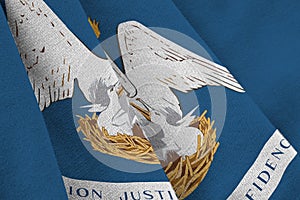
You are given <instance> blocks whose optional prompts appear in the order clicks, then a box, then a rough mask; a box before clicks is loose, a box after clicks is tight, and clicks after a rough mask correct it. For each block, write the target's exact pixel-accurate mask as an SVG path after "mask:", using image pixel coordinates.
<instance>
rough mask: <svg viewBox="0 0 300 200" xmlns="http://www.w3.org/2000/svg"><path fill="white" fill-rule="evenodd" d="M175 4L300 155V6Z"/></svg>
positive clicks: (193, 0)
mask: <svg viewBox="0 0 300 200" xmlns="http://www.w3.org/2000/svg"><path fill="white" fill-rule="evenodd" d="M174 2H175V4H176V5H177V7H178V8H179V9H180V11H181V12H182V13H183V15H184V16H185V17H186V18H187V20H188V21H189V22H190V23H191V25H192V26H193V28H194V29H195V30H196V31H197V32H198V33H199V35H200V36H201V37H202V38H203V39H204V40H205V42H206V43H207V44H208V45H209V47H210V48H211V49H212V50H213V51H214V53H215V54H216V55H217V56H218V58H219V59H220V60H221V61H222V63H223V64H224V65H225V66H229V68H230V69H231V70H232V71H233V72H234V74H235V75H236V77H237V78H238V79H239V80H240V82H241V83H242V85H243V86H244V87H245V89H246V91H247V93H248V94H249V95H250V96H251V97H252V98H253V100H254V101H255V102H256V103H257V104H258V106H259V107H260V108H261V109H262V111H263V112H264V113H265V114H266V116H267V117H268V118H269V119H270V120H271V122H272V123H273V124H274V125H275V126H276V127H277V128H279V129H280V130H281V131H282V133H283V134H284V135H285V136H286V137H287V139H289V141H290V142H291V143H292V144H293V145H294V146H295V148H296V149H297V150H298V151H299V150H300V143H299V141H300V123H299V122H300V103H299V102H300V93H299V91H300V57H299V52H300V37H299V35H300V24H299V19H300V12H299V10H300V2H299V1H297V0H291V1H271V2H270V1H267V0H263V1H250V0H246V1H217V0H214V1H210V0H197V1H196V0H187V1H180V0H174Z"/></svg>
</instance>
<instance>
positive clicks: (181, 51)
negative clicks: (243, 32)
mask: <svg viewBox="0 0 300 200" xmlns="http://www.w3.org/2000/svg"><path fill="white" fill-rule="evenodd" d="M118 40H119V45H120V50H121V54H122V60H123V63H124V67H125V71H126V74H127V76H128V78H129V79H130V80H131V81H132V82H133V84H135V85H136V86H138V85H140V84H142V82H152V83H153V82H159V83H160V84H163V85H167V86H169V87H171V88H174V89H177V90H179V91H181V92H187V91H190V90H192V89H197V88H201V87H203V86H206V85H211V86H225V87H227V88H230V89H232V90H235V91H237V92H244V89H243V88H242V86H241V85H240V84H239V83H238V82H237V80H236V79H235V78H234V77H233V76H232V74H231V73H230V72H229V71H228V70H227V69H226V68H225V67H223V66H221V65H219V64H216V63H214V62H211V61H209V60H207V59H205V58H203V57H201V56H199V55H197V54H195V53H193V52H191V51H189V50H187V49H185V48H183V47H181V46H179V45H177V44H175V43H174V42H171V41H170V40H168V39H166V38H164V37H162V36H160V35H159V34H157V33H155V32H154V31H152V30H150V29H149V28H147V27H145V26H143V25H142V24H140V23H138V22H135V21H129V22H125V23H122V24H120V25H119V27H118Z"/></svg>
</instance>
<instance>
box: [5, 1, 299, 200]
mask: <svg viewBox="0 0 300 200" xmlns="http://www.w3.org/2000/svg"><path fill="white" fill-rule="evenodd" d="M46 2H47V3H49V5H50V7H51V8H53V10H54V11H55V12H56V13H57V14H58V15H59V16H60V17H61V18H62V19H63V21H64V22H65V23H66V24H67V26H68V27H69V28H70V29H71V30H72V31H73V32H74V33H75V34H76V35H77V36H78V37H79V38H80V39H81V40H82V41H84V43H85V44H86V45H87V46H88V47H89V48H93V47H94V46H95V44H97V42H98V41H97V40H96V39H95V37H94V35H93V34H92V31H91V29H90V27H89V26H88V24H87V20H86V19H87V18H86V16H84V14H83V11H82V9H81V7H80V5H79V2H77V1H74V0H73V1H71V0H65V1H59V2H57V1H56V2H54V1H50V0H48V1H46ZM96 2H97V3H96ZM243 2H244V3H238V2H234V3H233V2H232V3H227V2H226V1H225V2H222V3H221V2H219V1H218V2H216V1H215V2H214V1H209V2H204V1H200V2H199V1H197V2H196V1H185V4H183V3H181V2H179V1H177V2H176V4H177V5H178V6H179V7H180V9H182V11H183V13H184V14H185V16H186V17H187V18H188V19H189V21H190V22H192V24H193V26H194V27H195V28H196V31H197V32H198V33H199V34H200V36H201V37H202V38H204V40H205V41H207V42H208V44H209V45H210V47H212V49H213V51H214V52H215V53H216V54H217V55H218V57H219V58H220V59H221V61H222V62H223V64H225V65H226V66H228V68H229V69H230V70H231V71H232V72H233V74H234V75H235V76H236V77H237V78H238V80H239V81H240V82H241V83H242V85H243V86H245V88H246V90H247V91H249V92H250V94H251V93H252V94H253V97H254V98H257V101H258V102H259V103H260V106H262V107H263V105H265V106H266V105H269V104H270V107H268V106H266V107H265V108H263V109H264V110H265V111H268V109H267V108H269V109H270V112H271V111H272V112H275V114H274V115H275V116H273V114H269V115H271V119H272V117H275V119H276V117H279V118H277V119H278V121H280V122H276V126H280V124H279V125H277V123H282V125H281V126H280V128H281V130H284V128H285V126H286V130H284V131H285V132H284V133H286V136H287V137H288V138H289V139H290V140H291V142H292V144H294V143H295V142H294V143H293V141H299V135H298V134H297V131H298V130H296V129H297V128H299V126H298V124H297V121H296V120H297V119H299V112H297V111H299V106H298V107H297V105H299V104H298V103H297V101H295V100H299V95H297V93H296V92H295V91H297V89H298V91H299V84H297V81H295V80H298V78H299V73H295V72H296V71H295V70H292V71H289V70H287V69H290V68H289V67H290V66H295V67H294V68H293V69H295V68H296V64H297V63H299V62H298V61H299V60H297V59H299V57H297V54H296V53H297V52H296V51H295V50H297V48H299V45H297V40H296V36H297V35H299V34H298V33H299V32H297V31H299V27H298V28H297V26H298V25H297V23H296V18H294V17H295V15H296V16H297V14H296V13H294V12H296V8H297V4H296V3H295V4H294V5H286V6H285V5H281V4H280V3H276V4H272V5H271V4H268V3H257V4H255V5H253V4H252V5H251V4H247V3H248V2H247V1H243ZM82 3H83V7H84V9H85V11H86V12H87V13H88V16H91V17H92V18H96V19H98V20H100V22H101V25H100V29H101V30H102V36H101V37H102V38H103V39H105V38H107V37H109V36H110V35H112V34H114V33H115V32H116V27H117V24H118V23H120V22H122V21H125V20H131V19H135V20H139V21H141V22H142V23H144V24H145V25H147V26H161V27H165V28H171V29H174V30H177V31H180V32H183V33H185V34H187V35H189V36H190V37H192V38H194V39H195V40H197V41H198V42H199V43H201V44H202V45H204V46H205V44H204V43H203V41H202V40H201V39H200V37H199V36H198V34H197V32H196V31H194V30H193V29H192V28H191V26H190V25H189V24H188V23H187V22H186V21H185V19H184V17H183V16H182V15H181V13H180V12H179V11H178V9H177V8H176V7H175V6H174V4H173V3H172V2H171V1H168V0H166V1H159V0H154V1H151V3H149V1H128V2H127V4H126V5H124V4H120V3H119V1H103V0H99V1H91V0H87V1H84V0H82ZM282 4H283V3H282ZM145 5H147V6H145ZM233 5H234V6H233ZM284 6H285V7H284ZM70 8H72V9H70ZM289 10H290V11H289ZM283 16H284V17H283ZM1 19H3V16H1ZM74 19H76V20H74ZM297 19H299V17H298V18H297ZM243 20H244V21H243ZM260 20H262V21H260ZM3 21H4V20H2V21H0V22H2V23H0V24H2V25H1V26H2V27H1V30H2V29H3V30H6V33H5V32H4V34H2V33H1V37H2V36H3V35H6V36H5V39H4V40H3V41H8V43H4V44H3V46H6V47H8V48H7V49H10V50H6V49H5V50H4V49H3V48H2V47H1V49H0V50H1V51H2V52H1V53H2V55H4V56H3V57H1V60H2V61H1V63H0V64H1V67H3V66H12V65H15V66H19V68H9V67H6V68H5V70H7V72H6V73H7V74H4V73H3V74H2V77H1V81H2V82H1V86H2V87H3V88H4V89H2V90H1V102H0V105H1V106H2V107H1V111H2V112H1V114H2V116H1V120H2V119H6V121H4V122H5V123H4V124H7V126H2V127H3V129H1V133H2V132H5V131H6V130H7V128H11V127H14V128H16V129H13V130H14V131H13V133H14V134H11V135H9V136H10V137H11V138H9V137H8V136H7V137H4V136H6V135H4V134H2V135H1V136H2V137H1V145H2V146H1V148H3V151H2V154H0V155H1V157H3V159H1V162H3V163H1V167H0V173H1V193H3V194H4V195H7V196H8V195H12V197H15V199H19V198H20V196H21V195H24V196H23V197H24V198H23V199H32V198H30V197H41V196H42V195H43V194H47V195H48V198H49V199H61V198H64V197H65V196H64V195H65V194H64V192H63V186H62V182H61V179H60V177H59V176H60V174H59V171H58V168H57V165H56V162H55V158H54V154H53V150H52V149H51V145H50V142H49V138H48V136H47V134H45V133H46V132H47V131H46V130H45V127H44V124H43V122H42V121H41V114H40V113H39V111H38V107H37V106H34V104H35V101H34V96H33V94H32V92H30V91H29V90H30V86H29V83H28V81H26V80H27V79H24V78H25V76H26V73H25V71H23V72H21V73H20V70H21V69H22V66H21V65H20V59H18V58H17V57H18V56H17V52H16V49H15V47H14V45H13V44H12V40H11V39H10V40H9V34H8V31H7V27H6V25H5V23H3ZM201 22H202V23H203V24H204V25H203V24H200V23H201ZM245 24H246V25H247V27H245ZM289 25H293V27H295V29H292V30H291V29H290V28H291V26H289ZM277 27H279V28H278V29H277ZM284 28H285V29H284ZM220 30H221V31H220ZM271 30H276V33H274V32H273V31H271ZM286 30H289V31H286ZM267 33H268V34H267ZM286 34H287V35H286ZM252 37H253V38H252ZM268 41H271V42H268ZM1 42H2V39H1V41H0V45H1ZM298 42H299V40H298ZM1 46H2V45H1ZM205 47H206V46H205ZM267 47H268V48H269V50H268V51H264V50H262V49H264V48H265V49H267ZM276 47H277V48H276ZM279 47H280V48H279ZM260 48H262V49H260ZM245 51H246V52H248V53H244V52H245ZM220 52H221V53H220ZM276 52H277V54H276ZM278 52H279V53H278ZM210 53H211V52H210ZM219 54H221V55H219ZM13 55H15V56H14V59H11V58H13ZM289 55H292V56H291V57H290V58H291V59H290V60H285V59H282V58H289ZM268 56H269V58H268ZM213 58H214V59H215V60H216V61H217V59H216V57H213ZM266 58H268V59H266ZM246 60H247V62H246ZM8 61H10V62H11V61H12V62H16V63H14V64H13V63H12V64H11V63H9V62H8ZM273 61H274V62H273ZM275 61H277V62H275ZM217 62H218V61H217ZM231 62H232V63H231ZM249 62H252V64H249ZM278 62H279V63H281V65H280V67H278V66H279V65H276V66H277V67H274V68H270V67H269V66H274V65H275V64H276V63H278ZM258 63H262V64H261V65H259V64H258ZM271 64H272V65H271ZM283 64H287V65H288V66H289V67H282V66H286V65H283ZM257 65H259V66H260V67H256V66H257ZM18 69H19V70H18ZM17 70H18V71H17ZM274 70H275V71H276V72H275V73H274ZM22 73H23V74H22ZM16 74H19V75H20V77H18V76H16ZM271 75H272V76H271ZM282 77H283V78H282ZM287 77H288V78H289V79H288V78H287ZM20 80H23V81H21V82H20ZM278 81H282V82H280V84H278ZM16 82H18V83H20V85H18V84H16ZM7 83H9V84H7ZM287 83H289V84H287ZM291 83H293V84H291ZM298 83H299V82H298ZM262 84H263V85H262ZM6 85H10V86H11V85H13V86H14V87H15V88H14V89H11V87H9V88H5V87H4V86H6ZM275 86H276V87H275ZM297 87H298V88H297ZM26 88H27V89H26ZM251 88H252V89H251ZM259 88H261V89H259ZM291 88H292V89H291ZM11 91H13V92H11ZM18 91H24V93H20V92H18ZM26 91H27V92H26ZM251 91H252V92H251ZM259 91H261V92H260V93H259ZM280 92H283V93H284V94H287V95H282V93H280ZM226 93H227V98H228V113H227V120H226V124H225V126H224V130H223V134H222V136H221V138H220V143H221V146H220V148H219V150H218V152H217V154H216V156H215V160H214V162H213V164H212V167H211V168H210V170H209V173H208V175H207V177H206V178H205V179H204V181H203V183H201V185H200V187H198V189H197V190H196V191H195V192H194V193H193V194H192V195H191V196H190V197H189V198H188V199H224V198H225V197H227V196H228V195H229V194H230V193H231V191H232V190H233V189H234V187H235V186H236V185H237V184H238V182H239V180H240V179H241V177H242V176H243V175H244V173H245V172H246V171H247V169H248V168H249V166H250V165H251V164H252V163H253V161H254V160H255V158H256V156H257V154H258V153H259V151H260V149H261V148H262V146H263V144H264V143H265V142H266V141H267V139H268V138H269V137H270V135H271V134H272V133H273V131H274V129H275V128H274V127H273V126H272V125H271V124H270V122H269V121H268V120H267V119H266V118H265V116H264V115H263V114H262V113H261V112H260V111H259V110H258V109H256V105H255V104H254V103H253V102H252V101H251V100H250V99H249V98H248V96H247V94H238V93H236V92H233V91H230V90H226ZM255 93H256V94H260V95H255ZM268 93H269V94H268ZM279 93H280V94H279ZM4 94H5V95H6V96H7V97H9V98H5V97H6V96H5V95H4ZM7 94H9V96H8V95H7ZM29 94H30V95H29ZM201 94H202V95H203V96H204V99H203V102H206V101H208V99H207V98H206V100H205V90H203V91H200V92H199V95H201ZM274 94H275V95H274ZM291 94H293V97H292V98H290V97H288V95H291ZM20 95H22V96H21V97H20ZM264 95H265V96H264ZM258 96H259V97H258ZM262 96H264V97H262ZM274 96H275V97H274ZM13 97H16V98H15V99H16V100H15V101H14V100H13V99H14V98H13ZM17 99H22V104H20V103H19V101H17ZM277 101H278V102H279V103H280V104H282V106H281V105H278V104H277ZM269 102H270V103H269ZM286 102H288V103H287V104H286ZM25 103H26V107H25V108H24V107H23V106H22V105H24V104H25ZM3 105H4V106H3ZM12 105H14V106H16V107H14V106H12ZM207 105H208V103H207ZM27 109H28V110H27ZM19 110H24V112H19V113H18V115H16V116H15V115H12V113H15V112H16V111H19ZM282 111H284V112H282ZM294 111H295V112H294ZM54 112H55V114H53V113H54ZM7 113H8V114H9V116H12V118H10V119H12V120H7V118H5V117H7ZM283 113H288V115H286V114H285V115H283ZM28 116H32V118H28ZM57 116H63V117H61V118H57ZM283 116H285V117H284V118H283V119H282V120H283V121H285V122H287V123H283V122H282V120H281V117H283ZM14 117H15V121H18V122H19V123H18V124H17V125H15V123H14V122H15V121H14ZM44 117H45V120H46V124H47V127H48V129H49V132H50V133H51V134H50V137H51V142H52V144H53V147H54V151H55V154H56V158H57V161H58V164H59V166H60V170H61V171H62V172H63V174H64V175H67V176H70V177H76V178H82V179H90V180H97V179H99V180H106V181H108V180H113V179H115V180H118V181H122V180H126V178H130V179H135V180H136V181H138V180H142V178H141V177H137V176H134V175H131V176H130V175H128V174H127V175H128V176H127V175H126V174H123V175H121V177H115V173H114V171H108V170H105V171H104V172H103V174H104V173H105V174H104V175H105V176H106V177H107V179H105V178H104V176H103V177H99V171H101V166H100V164H99V162H98V161H96V160H95V159H93V157H92V156H91V155H90V154H89V153H88V152H84V151H85V149H84V147H83V146H82V144H81V142H80V140H79V139H78V137H76V135H75V134H76V132H75V130H74V128H73V127H72V126H71V124H70V122H73V119H72V113H71V101H70V100H66V101H63V102H60V103H55V104H52V105H51V107H50V108H49V109H46V110H45V112H44ZM289 117H290V118H289ZM25 118H26V119H27V120H26V121H22V119H25ZM289 119H290V120H289ZM272 120H274V119H272ZM68 123H69V126H66V124H68ZM284 124H285V125H284ZM297 126H298V127H297ZM2 127H1V128H2ZM20 129H21V130H22V134H20V132H19V130H20ZM290 130H292V131H293V130H294V131H295V134H293V133H291V132H290ZM288 131H289V133H287V132H288ZM36 133H40V135H37V134H36ZM33 138H34V140H33ZM296 139H297V140H296ZM22 144H23V146H22ZM20 145H21V147H22V148H20ZM294 146H295V144H294ZM66 148H67V149H68V151H69V152H71V153H72V154H65V153H64V152H65V149H66ZM78 151H80V153H78ZM3 152H5V154H3ZM299 166H300V163H299V158H298V157H297V159H295V160H294V161H293V162H292V164H291V165H290V166H289V167H288V170H287V173H286V174H285V175H284V177H283V179H282V184H281V185H280V186H279V188H278V190H277V191H276V192H275V193H274V195H273V196H272V197H273V198H274V199H284V198H283V195H284V194H288V199H297V198H299V195H298V192H297V189H298V184H299V183H300V179H299ZM297 169H298V171H295V170H297ZM145 176H146V177H147V175H145ZM2 177H4V179H3V181H2ZM41 177H42V178H41ZM95 177H96V178H95ZM148 177H151V178H153V179H154V180H155V179H157V180H162V179H164V175H163V174H162V173H161V172H157V174H151V175H149V176H148ZM12 187H17V188H23V190H24V191H23V193H20V194H18V193H15V191H13V190H7V189H11V188H12ZM26 195H27V196H26ZM42 199H45V198H44V197H43V198H42Z"/></svg>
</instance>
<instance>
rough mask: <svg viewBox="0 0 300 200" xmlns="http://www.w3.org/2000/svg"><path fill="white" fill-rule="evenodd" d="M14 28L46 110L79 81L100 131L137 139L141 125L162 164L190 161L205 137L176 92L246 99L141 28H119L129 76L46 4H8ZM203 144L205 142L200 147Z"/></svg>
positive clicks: (219, 75) (227, 77) (195, 59)
mask: <svg viewBox="0 0 300 200" xmlns="http://www.w3.org/2000/svg"><path fill="white" fill-rule="evenodd" d="M5 5H6V11H7V17H8V23H9V26H10V29H11V32H12V34H13V36H14V39H15V42H16V44H17V47H18V50H19V52H20V55H21V58H22V61H23V63H24V65H25V68H26V70H27V74H28V77H29V80H30V82H31V85H32V88H33V91H34V94H35V96H36V99H37V102H38V104H39V108H40V110H41V111H43V110H44V109H46V108H47V107H48V106H50V104H51V103H53V102H56V101H59V100H64V99H67V98H72V96H73V90H74V82H75V80H77V81H78V87H79V88H80V90H81V92H82V93H83V95H84V97H85V98H86V100H87V101H88V102H90V104H89V105H85V106H83V107H88V108H89V111H90V112H97V113H100V114H99V116H98V119H97V124H98V127H99V128H100V129H101V128H105V129H106V130H107V132H108V133H109V135H112V136H113V135H117V134H118V133H123V134H127V135H134V131H133V128H134V126H136V125H138V127H139V128H140V129H141V131H142V133H143V135H144V136H145V138H146V139H148V140H149V141H150V142H151V144H152V146H153V148H154V150H155V153H156V155H157V157H158V159H159V160H162V161H168V154H169V153H170V152H172V153H175V154H177V155H178V156H179V157H185V156H188V155H191V154H193V153H195V152H196V151H197V146H199V145H202V143H201V142H200V144H199V141H202V139H201V138H203V133H202V132H201V131H200V130H199V129H197V128H195V127H191V126H189V125H190V124H191V123H192V121H193V120H194V119H195V116H193V113H194V111H195V109H196V108H195V109H193V110H191V111H190V112H189V113H188V114H187V115H185V116H183V112H182V109H181V107H180V102H179V100H178V98H177V96H176V95H175V94H174V92H173V90H178V91H180V92H184V93H187V92H190V91H192V90H195V89H199V88H202V87H204V86H224V87H227V88H229V89H231V90H234V91H236V92H244V89H243V88H242V86H241V85H240V84H239V83H238V82H237V80H236V79H235V78H234V77H233V75H232V74H231V73H230V72H229V71H228V70H227V69H226V68H225V67H223V66H221V65H219V64H216V63H214V62H212V61H209V60H207V59H205V58H203V57H201V56H199V55H197V54H195V53H193V52H191V51H189V50H187V49H185V48H183V47H181V46H179V45H177V44H175V43H174V42H172V41H170V40H168V39H166V38H164V37H162V36H161V35H159V34H157V33H156V32H154V31H152V30H151V29H149V28H147V27H145V26H144V25H142V24H141V23H139V22H136V21H127V22H124V23H121V24H119V26H118V29H117V33H118V42H119V47H120V52H121V55H122V61H123V66H124V69H125V74H124V73H123V72H122V71H121V70H120V69H119V68H118V67H117V66H116V64H115V63H114V62H113V61H112V59H111V58H110V57H109V55H108V54H106V58H105V59H104V58H100V57H98V56H97V55H95V54H94V53H92V52H91V51H90V50H89V49H88V48H87V47H86V46H85V45H84V44H83V43H82V42H81V41H80V40H79V39H78V38H77V37H76V36H75V35H74V34H73V33H72V32H71V31H70V30H69V29H68V28H67V27H66V25H65V24H64V23H63V22H62V21H61V20H60V19H59V18H58V17H57V16H56V15H55V13H54V12H53V11H52V10H51V9H50V8H49V7H48V6H47V5H46V4H45V3H44V2H43V1H42V0H6V1H5ZM199 138H200V140H199Z"/></svg>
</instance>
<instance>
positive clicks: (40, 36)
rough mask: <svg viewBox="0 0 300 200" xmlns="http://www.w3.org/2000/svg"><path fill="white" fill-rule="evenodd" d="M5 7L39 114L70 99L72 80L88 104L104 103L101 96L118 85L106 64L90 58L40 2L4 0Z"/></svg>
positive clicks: (76, 40)
mask: <svg viewBox="0 0 300 200" xmlns="http://www.w3.org/2000/svg"><path fill="white" fill-rule="evenodd" d="M5 5H6V11H7V17H8V23H9V26H10V29H11V32H12V34H13V36H14V39H15V42H16V44H17V47H18V49H19V53H20V55H21V58H22V60H23V63H24V65H25V67H26V70H27V74H28V77H29V79H30V82H31V84H32V87H33V90H34V93H35V96H36V99H37V101H38V103H39V107H40V109H41V110H43V109H44V108H45V107H48V106H49V105H50V104H51V102H55V101H58V100H62V99H66V98H70V97H72V95H73V87H74V79H77V80H78V84H79V87H80V89H81V91H82V92H83V94H84V95H85V97H86V99H87V100H88V101H90V102H91V103H92V104H98V105H100V104H102V103H103V102H104V103H105V102H107V99H106V100H105V99H103V98H104V97H102V96H101V94H106V90H105V89H107V87H109V86H110V85H113V84H115V83H116V82H117V81H118V79H117V77H116V75H115V73H114V71H113V69H112V67H111V64H110V61H108V60H106V59H102V58H99V57H97V56H96V55H94V54H93V53H92V52H91V51H90V50H89V49H88V48H87V47H86V46H85V45H84V44H83V43H82V42H81V41H80V40H79V39H78V38H77V37H76V36H75V35H74V34H73V33H72V32H71V31H70V30H69V29H68V28H67V27H66V26H65V24H64V23H63V22H62V21H61V20H60V19H59V18H58V17H57V16H56V15H55V13H54V12H53V11H52V10H51V9H50V8H49V7H48V6H47V5H46V4H45V3H44V2H43V1H42V0H6V1H5ZM101 98H102V99H101Z"/></svg>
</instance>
